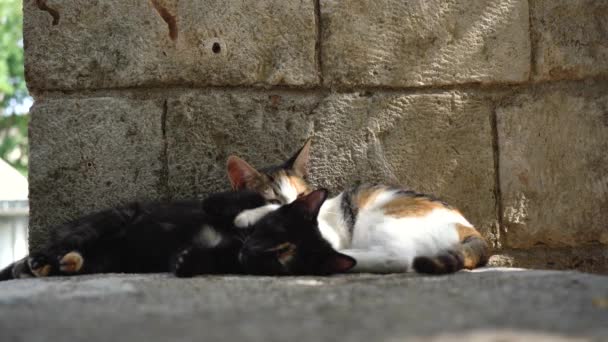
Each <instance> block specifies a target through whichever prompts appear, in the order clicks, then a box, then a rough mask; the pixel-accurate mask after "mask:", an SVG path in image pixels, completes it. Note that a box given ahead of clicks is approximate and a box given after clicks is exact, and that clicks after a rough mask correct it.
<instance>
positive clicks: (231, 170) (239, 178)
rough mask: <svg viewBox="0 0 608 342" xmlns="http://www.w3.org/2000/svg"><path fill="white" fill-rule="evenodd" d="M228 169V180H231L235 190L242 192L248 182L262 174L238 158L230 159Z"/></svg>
mask: <svg viewBox="0 0 608 342" xmlns="http://www.w3.org/2000/svg"><path fill="white" fill-rule="evenodd" d="M226 169H227V171H228V179H230V185H232V189H233V190H241V189H243V188H245V186H246V185H247V182H248V181H250V180H251V179H253V178H255V177H258V176H259V175H260V173H259V172H258V171H257V170H256V169H254V168H253V166H251V165H249V164H248V163H247V162H246V161H244V160H243V159H241V158H239V157H237V156H230V157H228V162H227V163H226Z"/></svg>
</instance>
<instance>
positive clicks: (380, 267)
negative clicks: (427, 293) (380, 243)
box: [339, 249, 410, 273]
mask: <svg viewBox="0 0 608 342" xmlns="http://www.w3.org/2000/svg"><path fill="white" fill-rule="evenodd" d="M339 252H340V253H343V254H346V255H348V256H350V257H352V258H354V259H355V260H356V261H357V264H356V265H355V267H353V268H352V269H350V271H349V272H351V273H404V272H407V271H408V269H409V266H410V262H409V261H408V260H406V259H405V258H403V257H401V256H399V255H397V254H394V253H390V252H386V251H383V250H376V249H341V250H340V251H339Z"/></svg>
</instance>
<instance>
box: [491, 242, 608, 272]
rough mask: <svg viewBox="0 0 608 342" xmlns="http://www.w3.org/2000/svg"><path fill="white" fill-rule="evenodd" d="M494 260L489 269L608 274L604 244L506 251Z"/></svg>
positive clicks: (502, 251)
mask: <svg viewBox="0 0 608 342" xmlns="http://www.w3.org/2000/svg"><path fill="white" fill-rule="evenodd" d="M496 253H497V254H495V255H493V256H492V257H491V258H490V261H489V263H488V265H489V266H501V267H505V266H507V267H513V266H516V267H525V268H536V269H554V270H577V271H581V272H591V273H599V274H608V248H606V246H604V245H602V244H595V245H588V246H582V247H561V248H546V247H535V248H526V249H502V250H497V251H496Z"/></svg>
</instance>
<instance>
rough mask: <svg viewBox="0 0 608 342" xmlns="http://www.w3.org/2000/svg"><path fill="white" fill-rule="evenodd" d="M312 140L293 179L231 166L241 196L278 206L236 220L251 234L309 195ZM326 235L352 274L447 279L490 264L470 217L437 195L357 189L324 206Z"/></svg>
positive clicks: (293, 162)
mask: <svg viewBox="0 0 608 342" xmlns="http://www.w3.org/2000/svg"><path fill="white" fill-rule="evenodd" d="M310 144H311V141H310V140H308V141H307V142H306V143H305V144H304V146H303V147H302V148H301V149H300V150H299V151H298V152H297V153H296V154H295V155H294V156H293V157H291V158H290V159H289V160H288V161H287V162H286V163H285V166H284V167H285V168H288V169H289V170H290V172H288V173H277V172H275V171H273V170H272V169H270V170H267V169H262V170H260V171H257V170H256V169H255V168H253V167H252V166H251V165H249V164H248V163H247V162H245V161H244V160H242V159H240V158H238V157H236V156H231V157H230V158H229V159H228V166H227V171H228V177H229V178H230V182H231V184H232V185H233V188H234V189H251V190H254V191H257V192H259V193H261V194H263V195H264V196H265V197H266V198H269V199H272V200H273V201H274V202H276V203H271V204H268V205H265V206H262V207H259V208H255V209H252V210H246V211H244V212H242V213H241V214H239V215H238V216H237V217H236V219H235V225H236V226H238V227H248V226H250V225H252V224H254V223H255V222H257V221H258V220H259V219H260V218H261V217H264V215H266V214H267V213H269V212H272V211H273V210H277V209H278V208H280V204H282V203H289V202H290V201H292V200H294V199H296V198H298V197H299V196H303V195H306V194H307V193H308V192H309V191H310V187H309V186H308V185H307V183H306V180H305V177H306V176H307V171H306V169H307V163H308V160H309V151H310ZM318 220H319V229H320V232H321V234H322V236H323V237H324V238H325V240H327V241H328V242H329V243H330V245H331V246H332V247H333V248H334V249H336V250H338V251H339V252H341V253H344V254H346V255H349V256H351V257H353V258H354V259H355V260H356V261H357V264H356V266H354V268H352V270H351V271H353V272H370V273H399V272H406V271H411V270H415V271H417V272H419V273H429V274H444V273H452V272H456V271H458V270H461V269H463V268H466V269H473V268H476V267H481V266H483V265H485V264H486V263H487V261H488V258H489V249H488V245H487V243H486V241H485V240H484V239H483V237H482V236H481V234H479V232H478V231H477V230H476V229H475V228H474V227H473V225H472V224H471V223H469V222H468V221H467V220H466V219H465V218H464V216H463V215H462V214H461V213H460V212H459V211H458V210H457V209H455V208H453V207H451V206H449V205H448V204H447V203H445V202H443V201H440V200H438V199H436V198H434V197H433V196H430V195H425V194H421V193H417V192H414V191H411V190H406V189H402V188H398V187H391V186H385V185H356V186H352V187H350V188H348V189H346V190H345V191H343V192H341V193H340V194H338V195H337V196H335V197H333V198H331V199H328V200H327V201H325V202H324V204H323V205H322V207H321V208H320V211H319V218H318Z"/></svg>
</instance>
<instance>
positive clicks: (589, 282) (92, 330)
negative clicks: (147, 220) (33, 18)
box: [0, 268, 608, 342]
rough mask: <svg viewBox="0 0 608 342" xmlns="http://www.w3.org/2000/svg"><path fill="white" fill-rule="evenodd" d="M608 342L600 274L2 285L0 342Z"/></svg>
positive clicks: (132, 279) (508, 272)
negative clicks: (540, 341)
mask: <svg viewBox="0 0 608 342" xmlns="http://www.w3.org/2000/svg"><path fill="white" fill-rule="evenodd" d="M405 339H407V340H408V341H409V340H432V341H453V340H460V341H486V340H491V341H499V340H500V341H505V340H525V341H529V340H535V341H536V340H547V341H560V340H571V339H576V340H578V339H581V340H587V339H592V340H608V276H599V275H592V274H584V273H577V272H558V271H532V270H515V269H505V268H497V269H482V270H481V271H480V272H460V273H457V274H454V275H450V276H440V277H432V276H418V275H413V274H406V275H385V276H379V275H343V276H333V277H327V278H319V277H284V278H271V277H248V276H247V277H245V276H210V277H199V278H194V279H176V278H173V277H171V276H169V275H164V274H155V275H116V274H109V275H95V276H83V277H72V278H47V279H27V280H12V281H7V282H1V283H0V340H1V341H5V342H8V341H45V342H47V341H49V342H50V341H76V340H81V341H89V342H94V341H111V342H116V341H146V342H154V341H213V340H222V341H245V340H246V341H302V340H310V341H400V340H405Z"/></svg>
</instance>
